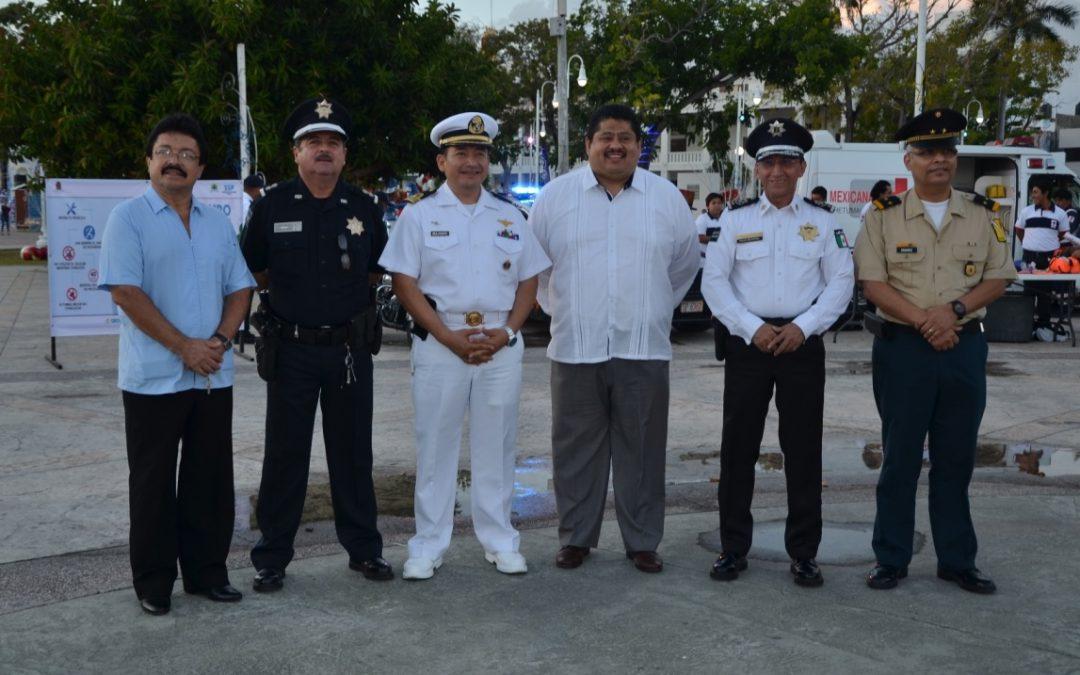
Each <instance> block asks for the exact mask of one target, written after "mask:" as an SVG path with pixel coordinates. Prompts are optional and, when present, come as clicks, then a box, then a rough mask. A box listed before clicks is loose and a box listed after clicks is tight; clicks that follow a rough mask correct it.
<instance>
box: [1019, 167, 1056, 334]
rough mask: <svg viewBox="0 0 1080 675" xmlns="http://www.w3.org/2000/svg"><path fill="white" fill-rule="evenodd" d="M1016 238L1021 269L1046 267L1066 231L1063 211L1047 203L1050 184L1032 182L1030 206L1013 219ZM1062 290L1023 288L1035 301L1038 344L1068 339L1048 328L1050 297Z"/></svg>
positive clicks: (1045, 286)
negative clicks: (1024, 266) (1021, 263)
mask: <svg viewBox="0 0 1080 675" xmlns="http://www.w3.org/2000/svg"><path fill="white" fill-rule="evenodd" d="M1015 227H1016V236H1017V237H1019V238H1020V241H1021V242H1022V243H1023V247H1024V253H1023V258H1022V260H1023V263H1024V265H1034V266H1035V269H1037V270H1045V269H1047V268H1048V267H1050V261H1051V260H1053V258H1054V251H1056V250H1057V249H1058V247H1060V246H1061V242H1062V240H1063V239H1064V238H1065V234H1066V233H1068V231H1069V217H1068V215H1066V213H1065V211H1064V210H1062V209H1061V208H1059V207H1058V206H1056V205H1055V204H1054V203H1053V202H1051V201H1050V183H1049V181H1047V180H1046V179H1045V178H1041V177H1039V178H1035V179H1033V180H1032V183H1031V203H1029V204H1028V205H1027V206H1025V207H1024V208H1023V210H1021V211H1020V215H1019V216H1018V217H1017V219H1016V226H1015ZM1060 290H1062V285H1061V284H1060V283H1058V282H1049V283H1043V284H1042V285H1041V286H1040V287H1038V288H1036V287H1035V286H1034V284H1032V285H1025V286H1024V295H1031V296H1034V297H1035V336H1034V337H1035V339H1036V340H1039V341H1040V342H1054V341H1055V340H1059V341H1065V340H1067V339H1069V338H1068V336H1067V335H1066V334H1065V333H1064V332H1057V331H1055V330H1054V329H1053V328H1052V327H1051V323H1050V311H1051V309H1052V307H1053V304H1054V293H1055V292H1057V291H1060Z"/></svg>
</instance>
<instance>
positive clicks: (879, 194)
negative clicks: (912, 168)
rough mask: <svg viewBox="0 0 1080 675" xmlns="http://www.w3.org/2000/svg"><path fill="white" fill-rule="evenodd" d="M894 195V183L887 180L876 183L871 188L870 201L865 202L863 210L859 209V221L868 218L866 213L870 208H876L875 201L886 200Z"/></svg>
mask: <svg viewBox="0 0 1080 675" xmlns="http://www.w3.org/2000/svg"><path fill="white" fill-rule="evenodd" d="M892 195H893V191H892V183H890V182H889V181H887V180H879V181H878V182H876V183H874V187H872V188H870V201H868V202H866V203H865V204H863V207H862V211H859V222H860V223H862V222H864V221H865V220H866V214H867V212H868V211H870V209H872V208H874V202H884V201H885V200H886V199H888V198H889V197H892Z"/></svg>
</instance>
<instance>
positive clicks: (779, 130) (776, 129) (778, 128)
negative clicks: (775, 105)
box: [769, 120, 784, 136]
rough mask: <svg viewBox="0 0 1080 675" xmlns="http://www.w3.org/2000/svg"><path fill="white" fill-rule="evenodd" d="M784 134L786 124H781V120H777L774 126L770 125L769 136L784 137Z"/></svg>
mask: <svg viewBox="0 0 1080 675" xmlns="http://www.w3.org/2000/svg"><path fill="white" fill-rule="evenodd" d="M783 133H784V123H783V122H781V121H780V120H776V121H774V122H773V123H772V124H770V125H769V135H770V136H782V135H783Z"/></svg>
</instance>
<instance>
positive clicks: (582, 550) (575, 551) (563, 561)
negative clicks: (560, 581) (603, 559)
mask: <svg viewBox="0 0 1080 675" xmlns="http://www.w3.org/2000/svg"><path fill="white" fill-rule="evenodd" d="M587 555H589V547H588V546H563V547H562V548H560V549H559V552H558V553H556V554H555V566H556V567H561V568H563V569H564V570H572V569H574V568H575V567H581V563H583V562H585V556H587Z"/></svg>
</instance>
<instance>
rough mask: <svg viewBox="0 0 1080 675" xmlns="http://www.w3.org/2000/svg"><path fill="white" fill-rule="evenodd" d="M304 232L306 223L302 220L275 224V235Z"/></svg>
mask: <svg viewBox="0 0 1080 675" xmlns="http://www.w3.org/2000/svg"><path fill="white" fill-rule="evenodd" d="M303 230H304V222H303V221H302V220H289V221H286V222H284V223H274V234H282V233H285V232H302V231H303Z"/></svg>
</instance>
